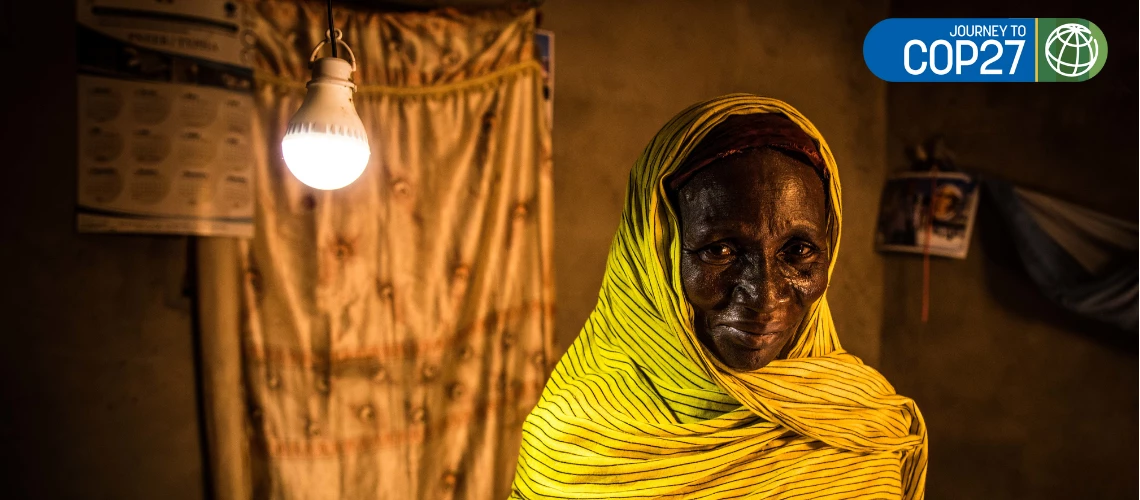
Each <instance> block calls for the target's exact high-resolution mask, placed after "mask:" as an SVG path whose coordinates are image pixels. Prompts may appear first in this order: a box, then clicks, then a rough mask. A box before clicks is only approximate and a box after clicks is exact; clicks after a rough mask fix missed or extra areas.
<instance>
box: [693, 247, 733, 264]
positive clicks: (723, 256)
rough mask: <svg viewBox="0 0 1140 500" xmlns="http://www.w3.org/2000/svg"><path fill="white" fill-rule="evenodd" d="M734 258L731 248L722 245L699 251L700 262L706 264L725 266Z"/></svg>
mask: <svg viewBox="0 0 1140 500" xmlns="http://www.w3.org/2000/svg"><path fill="white" fill-rule="evenodd" d="M735 256H736V252H734V251H733V250H732V247H730V246H728V245H724V244H716V245H710V246H707V247H705V248H703V249H701V251H700V257H701V260H702V261H704V262H705V263H707V264H727V263H728V262H730V261H731V260H732V258H733V257H735Z"/></svg>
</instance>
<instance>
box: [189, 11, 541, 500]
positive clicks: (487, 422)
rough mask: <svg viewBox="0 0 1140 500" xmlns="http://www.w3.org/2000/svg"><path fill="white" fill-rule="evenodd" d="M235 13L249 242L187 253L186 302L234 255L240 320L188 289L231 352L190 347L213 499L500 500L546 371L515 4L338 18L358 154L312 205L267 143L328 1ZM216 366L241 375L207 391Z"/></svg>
mask: <svg viewBox="0 0 1140 500" xmlns="http://www.w3.org/2000/svg"><path fill="white" fill-rule="evenodd" d="M250 7H251V8H250V9H249V15H250V16H251V17H250V18H249V19H247V21H248V22H249V23H250V24H252V26H253V30H254V32H255V33H256V36H257V40H258V47H259V49H258V54H257V58H258V61H257V68H258V78H257V80H258V87H257V89H256V98H257V102H258V105H259V115H258V117H256V118H257V119H256V120H255V122H256V123H255V124H254V133H255V134H254V137H255V140H256V141H258V142H257V144H255V145H254V147H252V148H251V151H252V153H253V155H254V156H255V158H256V167H255V168H256V172H257V178H256V198H257V205H258V211H257V219H256V224H257V230H256V236H255V237H254V239H253V240H251V241H247V242H240V243H238V244H236V245H228V246H227V244H225V243H206V244H204V247H203V248H202V249H201V259H202V262H203V264H202V265H201V266H200V268H201V272H202V273H204V275H203V277H202V284H203V287H209V286H215V287H217V286H223V285H219V284H220V283H225V281H226V280H225V276H220V277H219V276H218V273H221V274H223V275H224V274H226V273H227V272H229V271H226V270H225V269H224V267H225V266H220V265H218V264H217V261H224V260H225V259H226V258H227V254H228V255H229V257H230V258H233V259H235V262H236V263H235V265H234V268H235V269H234V271H233V272H234V273H235V274H236V276H237V278H236V279H234V280H233V281H235V282H237V283H236V284H235V286H234V288H235V293H233V294H232V296H231V297H229V298H230V299H232V300H233V301H235V302H236V303H237V304H240V307H233V308H232V309H233V310H234V312H233V313H232V314H231V315H232V316H236V318H233V320H232V321H231V322H229V323H227V321H226V316H227V313H226V312H225V311H226V306H225V304H218V302H221V301H225V300H226V299H227V297H226V293H222V292H216V293H213V294H207V293H203V294H202V297H203V299H202V300H203V306H202V308H203V313H202V318H203V335H204V337H205V338H206V340H207V341H208V340H209V339H215V341H216V340H217V339H218V338H222V339H224V338H225V333H226V332H225V330H226V328H228V326H227V325H228V324H232V325H234V326H233V329H234V330H235V332H234V336H235V337H236V338H240V340H241V343H240V346H238V345H237V343H236V342H235V343H234V346H235V347H234V348H233V349H232V351H235V352H236V353H230V354H227V352H228V351H226V349H225V348H224V347H221V348H215V349H211V348H209V345H207V348H206V349H204V355H205V356H206V357H207V365H211V364H212V365H213V366H212V367H211V366H208V367H207V371H206V373H207V377H206V386H207V387H206V388H207V391H206V392H207V400H208V401H207V410H208V412H212V414H213V416H212V417H211V418H212V422H209V425H208V431H209V436H210V439H211V443H212V445H211V446H212V448H213V451H212V454H211V459H212V464H211V465H212V469H213V475H214V482H215V483H216V488H215V490H216V491H218V492H219V495H218V496H219V497H221V498H229V497H231V496H234V497H236V496H243V495H252V496H253V497H254V498H297V499H354V498H362V499H363V498H368V499H376V498H400V499H405V498H479V499H487V498H505V497H506V496H507V495H508V494H509V490H510V484H511V480H512V478H513V476H514V470H515V462H516V457H517V454H518V449H519V440H520V433H521V426H522V421H523V419H524V418H525V416H526V414H527V413H528V412H529V411H530V409H531V408H532V407H533V406H534V403H535V402H536V401H537V399H538V395H539V393H540V391H541V389H542V385H543V384H544V382H545V380H546V377H547V375H548V374H549V366H550V363H552V362H553V361H556V360H554V359H552V357H553V356H552V352H551V348H552V328H553V322H552V309H553V303H552V297H553V283H552V276H551V269H552V264H551V239H552V238H551V226H552V216H553V214H552V206H551V203H552V201H551V198H552V189H551V153H550V128H549V120H548V117H547V116H546V114H545V111H544V110H545V107H544V105H543V101H542V99H543V97H542V90H541V89H542V68H541V66H539V65H538V64H537V63H536V62H535V59H534V54H533V51H534V42H533V40H534V12H533V10H525V11H509V10H495V11H484V12H479V13H463V12H460V11H457V10H440V11H433V12H430V13H399V14H382V13H375V12H367V11H364V10H350V9H337V10H336V13H335V14H336V16H335V17H336V22H337V24H338V27H341V28H342V29H343V30H344V37H345V40H346V41H347V42H348V44H349V45H350V46H351V47H352V49H353V50H354V51H355V53H356V57H357V58H358V62H359V71H358V72H357V73H356V75H355V81H356V84H357V85H358V93H357V97H356V105H357V109H358V111H359V112H360V115H361V118H362V119H363V120H364V124H365V127H366V128H367V129H368V131H369V133H370V134H371V136H370V143H371V146H372V158H371V160H370V163H369V165H368V169H367V170H366V171H365V173H364V175H363V177H361V178H360V179H359V180H357V181H356V182H355V183H354V184H352V185H350V186H349V187H347V188H344V189H341V190H338V191H332V192H322V191H317V190H313V189H310V188H307V187H305V186H304V185H302V184H300V183H299V182H298V181H296V180H295V179H294V178H293V177H292V176H291V175H290V174H289V172H288V170H287V169H286V167H285V165H284V163H283V162H282V160H281V155H280V147H279V144H280V139H281V136H282V134H283V131H284V127H285V124H286V122H287V121H288V119H289V117H290V116H291V115H292V113H293V112H294V111H295V110H296V109H297V108H298V106H300V104H301V100H302V99H303V97H304V83H305V81H306V80H307V79H308V75H309V72H308V68H307V64H308V59H307V58H308V56H309V53H310V52H311V50H312V48H313V47H314V46H315V45H316V43H317V42H318V41H319V40H320V38H321V37H323V34H324V30H325V29H326V26H325V22H326V21H325V17H324V16H325V11H324V4H323V2H315V3H314V2H309V3H298V2H294V1H266V2H257V3H252V4H250ZM235 254H236V255H235ZM219 269H220V270H219ZM211 273H214V275H211ZM207 296H208V297H207ZM211 302H213V303H211ZM219 311H221V312H219ZM205 343H206V344H208V342H205ZM224 343H225V342H224V341H223V342H221V343H220V344H224ZM215 344H218V342H215ZM227 359H229V360H232V361H227ZM227 362H232V363H235V364H236V365H238V366H240V367H241V370H240V376H229V377H227V376H217V377H214V378H211V376H210V374H211V373H214V374H219V373H220V374H225V373H238V372H235V371H233V370H231V371H230V372H227V371H226V370H225V369H224V367H225V365H226V363H227ZM225 384H240V385H241V388H240V390H241V391H242V392H241V394H244V405H243V406H244V408H242V409H243V410H244V412H245V413H244V415H243V418H244V420H245V422H246V423H245V424H244V426H245V433H246V436H245V438H247V439H248V441H245V442H244V443H236V444H235V437H234V431H232V429H233V428H234V427H235V426H234V425H233V422H234V417H233V415H232V412H231V414H230V415H228V416H227V415H223V413H225V411H226V408H227V406H226V402H225V398H227V397H230V398H231V400H232V399H234V397H233V396H231V394H236V393H238V392H237V391H238V389H239V388H232V389H233V390H232V391H229V392H227V391H226V387H225ZM227 418H228V420H227ZM219 422H223V423H219ZM224 422H229V424H225V423H224ZM227 429H230V430H229V431H227ZM243 448H248V452H243V451H242V450H243ZM219 449H221V450H223V451H222V452H218V451H217V450H219ZM225 450H229V451H225ZM235 450H236V451H235ZM241 453H247V455H246V456H240V454H241Z"/></svg>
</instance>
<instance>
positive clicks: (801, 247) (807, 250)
mask: <svg viewBox="0 0 1140 500" xmlns="http://www.w3.org/2000/svg"><path fill="white" fill-rule="evenodd" d="M787 254H788V255H790V256H792V257H794V258H797V259H805V258H808V257H811V256H812V255H814V254H815V248H814V247H812V246H811V245H808V244H806V243H796V244H793V245H792V246H790V247H788V250H787Z"/></svg>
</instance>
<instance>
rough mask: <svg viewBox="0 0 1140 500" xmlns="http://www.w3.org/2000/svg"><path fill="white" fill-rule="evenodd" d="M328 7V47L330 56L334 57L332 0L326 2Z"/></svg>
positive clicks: (334, 40) (334, 34) (334, 37)
mask: <svg viewBox="0 0 1140 500" xmlns="http://www.w3.org/2000/svg"><path fill="white" fill-rule="evenodd" d="M328 6H329V45H332V56H333V57H336V49H337V47H336V29H335V28H334V27H333V16H332V0H328Z"/></svg>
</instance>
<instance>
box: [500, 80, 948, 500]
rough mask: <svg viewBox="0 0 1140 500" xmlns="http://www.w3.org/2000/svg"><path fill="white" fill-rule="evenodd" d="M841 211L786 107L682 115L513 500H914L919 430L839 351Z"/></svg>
mask: <svg viewBox="0 0 1140 500" xmlns="http://www.w3.org/2000/svg"><path fill="white" fill-rule="evenodd" d="M841 208H842V207H841V198H840V187H839V176H838V172H837V170H836V166H835V161H834V159H833V158H832V156H831V151H830V150H829V149H828V147H827V143H826V142H824V140H823V138H822V137H820V135H819V132H818V131H817V130H816V129H815V127H813V126H812V125H811V123H810V122H808V121H807V119H806V118H804V117H803V116H802V115H800V113H799V112H797V111H796V110H795V109H793V108H792V107H791V106H789V105H787V104H785V103H783V102H780V101H777V100H773V99H766V98H761V97H756V96H751V95H745V94H734V95H728V96H724V97H720V98H717V99H713V100H710V101H707V102H704V103H700V104H697V105H694V106H692V107H690V108H689V109H687V110H685V111H683V112H681V114H679V115H677V116H676V117H675V118H673V120H672V121H670V122H669V123H668V124H667V125H666V126H665V127H664V128H663V129H662V130H661V131H660V132H659V133H658V134H657V136H656V137H655V138H654V139H653V141H652V142H651V143H650V144H649V147H648V148H646V150H645V152H644V153H643V154H642V156H641V158H639V159H638V161H637V163H636V164H635V165H634V168H633V171H632V172H631V174H630V184H629V188H628V193H627V197H626V204H625V208H624V210H623V212H622V219H621V224H620V226H619V228H618V233H617V235H616V236H615V238H614V242H613V244H612V246H611V249H610V255H609V260H608V265H607V269H606V274H605V277H604V280H603V284H602V290H601V292H600V294H599V299H598V305H597V307H596V308H595V310H594V312H593V313H592V314H591V315H590V318H589V320H588V321H587V323H586V326H585V327H584V328H583V329H582V332H581V334H580V335H579V336H578V339H577V340H576V341H575V342H574V344H573V345H572V346H571V347H570V349H569V351H568V352H567V353H566V355H565V356H564V357H563V358H562V360H561V362H560V363H559V364H558V367H557V368H556V369H555V371H554V373H553V374H552V375H551V378H550V381H549V382H548V383H547V385H546V389H545V391H544V392H543V395H542V398H541V400H540V401H539V403H538V405H537V406H536V407H535V408H534V410H533V411H532V412H531V414H530V416H529V417H528V418H527V420H526V423H525V424H524V426H523V443H522V447H521V450H520V454H519V464H518V470H517V472H516V475H515V482H514V486H513V494H512V496H513V497H515V498H575V499H584V498H657V497H697V498H735V497H743V496H752V497H754V498H773V497H777V498H804V499H814V498H849V497H879V498H883V497H887V498H922V497H923V488H924V484H925V479H926V446H927V442H926V427H925V425H924V424H923V421H922V416H921V415H920V414H919V412H918V408H917V407H916V406H915V404H914V402H913V401H911V400H910V399H908V398H905V397H903V396H899V395H897V394H895V393H894V389H893V388H892V387H891V385H890V384H889V383H888V382H887V381H886V380H885V379H884V378H883V377H882V375H880V374H879V373H878V372H876V371H875V370H873V369H871V368H870V367H867V366H865V365H863V364H862V362H860V360H859V359H858V358H856V357H854V356H852V355H850V354H848V353H846V352H844V351H843V349H842V348H841V347H840V345H839V339H838V338H837V336H836V332H835V327H834V325H833V324H832V320H831V314H830V312H829V310H828V307H827V300H826V298H825V296H824V291H825V290H826V287H827V282H828V279H829V277H830V274H831V270H832V267H833V264H834V262H835V255H836V252H837V250H838V248H839V229H840V221H841V214H842V210H841Z"/></svg>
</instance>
